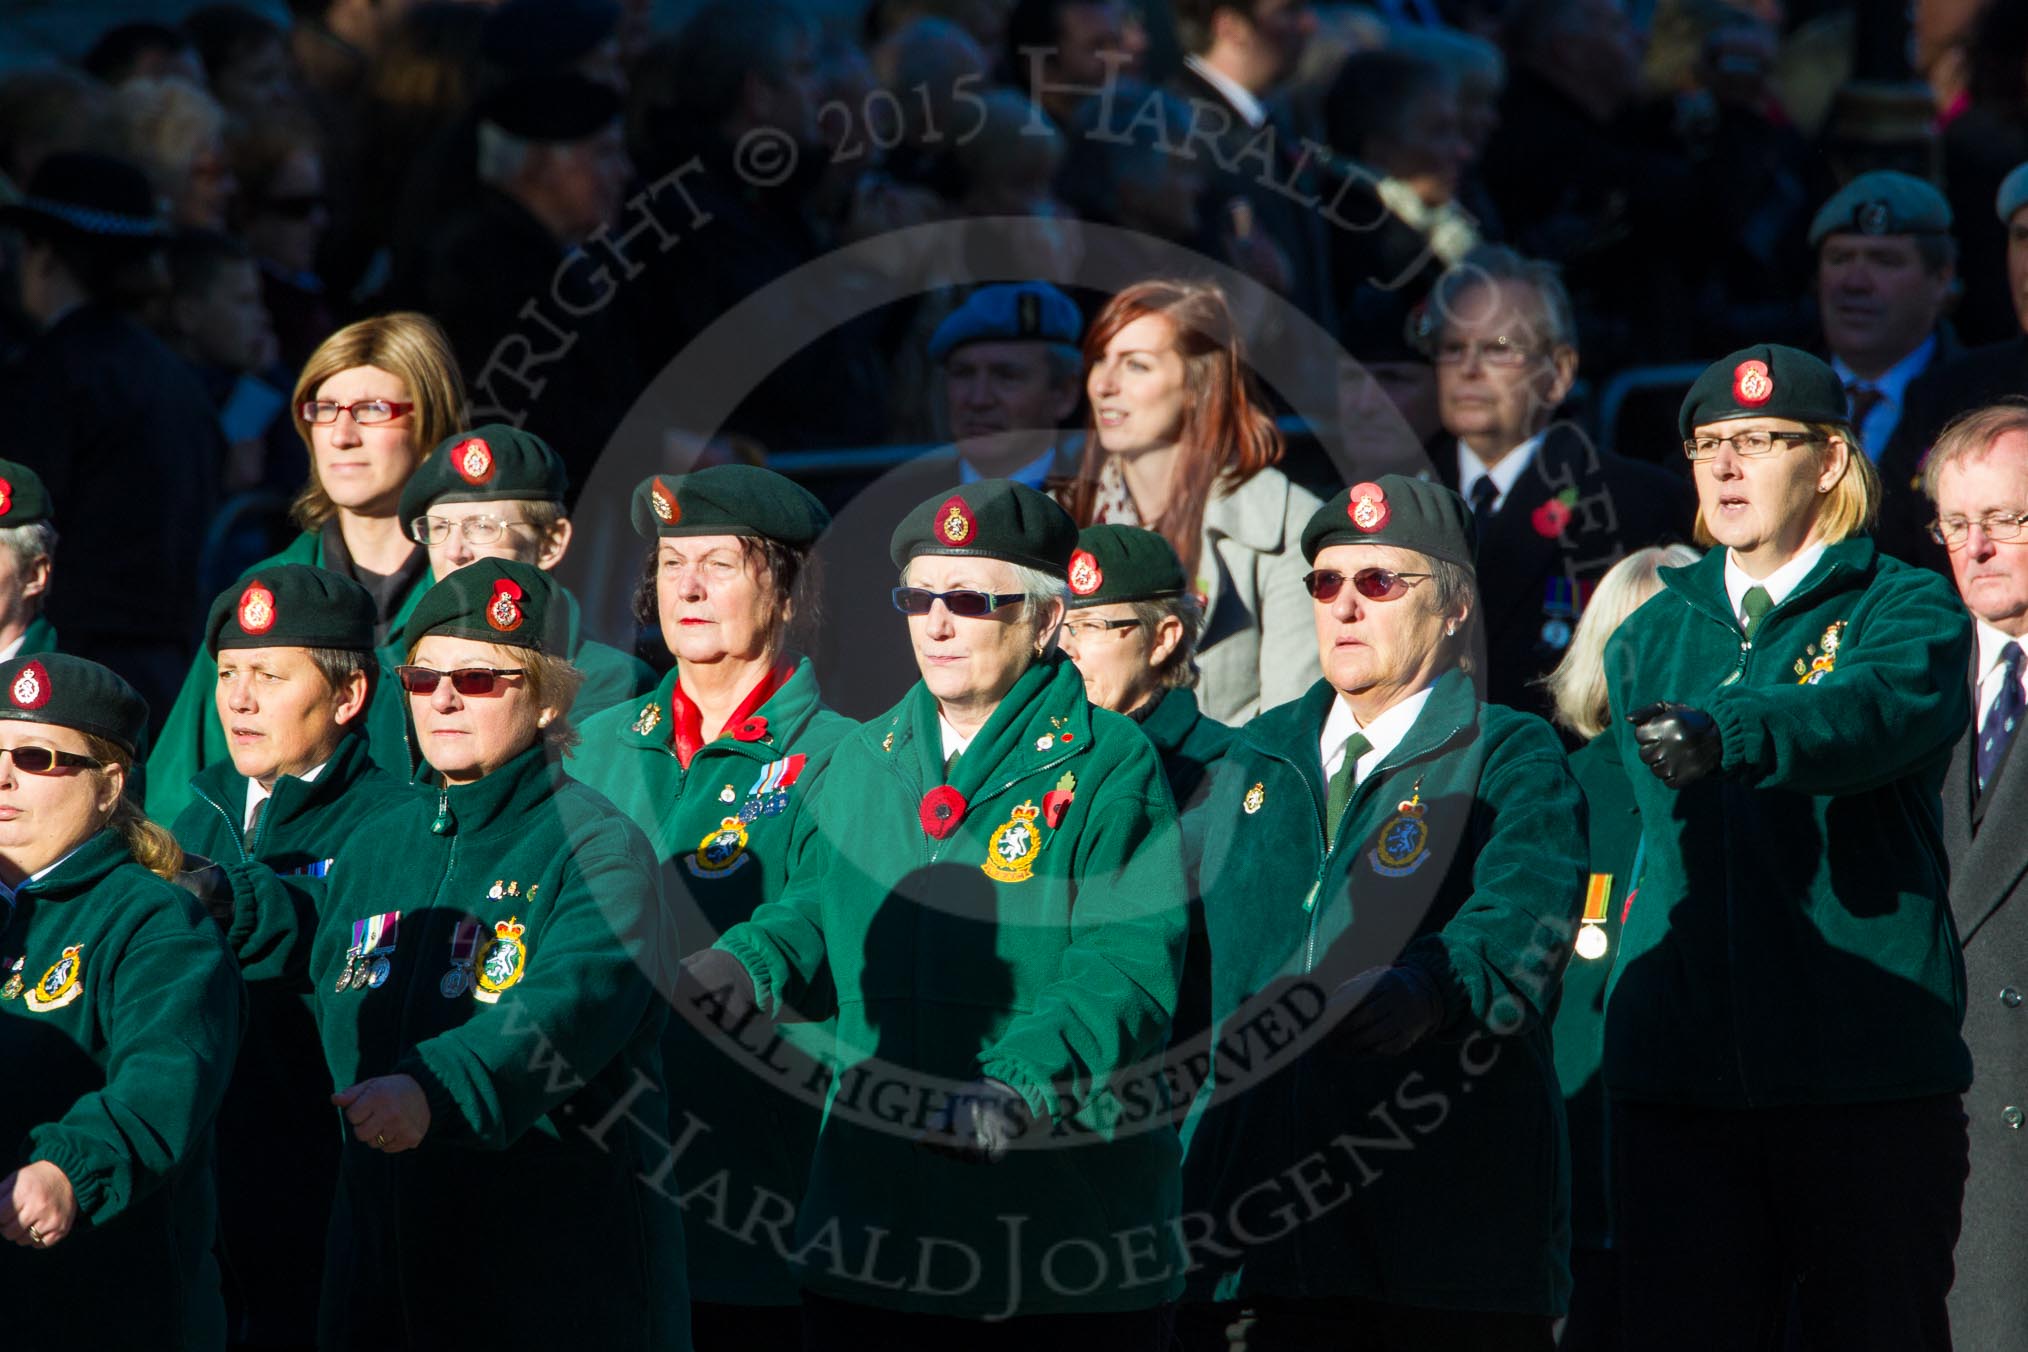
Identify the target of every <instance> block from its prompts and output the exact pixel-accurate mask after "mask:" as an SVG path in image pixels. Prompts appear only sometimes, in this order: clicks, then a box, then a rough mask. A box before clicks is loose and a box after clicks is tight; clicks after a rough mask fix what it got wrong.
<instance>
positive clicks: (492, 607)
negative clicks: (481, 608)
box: [486, 577, 521, 634]
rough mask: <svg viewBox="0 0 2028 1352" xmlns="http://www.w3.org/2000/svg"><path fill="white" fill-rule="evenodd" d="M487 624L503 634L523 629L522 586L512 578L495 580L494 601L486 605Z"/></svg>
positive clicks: (497, 578)
mask: <svg viewBox="0 0 2028 1352" xmlns="http://www.w3.org/2000/svg"><path fill="white" fill-rule="evenodd" d="M486 623H488V624H490V625H492V626H493V627H494V628H495V629H498V630H499V631H500V632H501V633H503V634H511V633H513V632H514V631H515V630H516V629H519V628H520V627H521V584H520V583H518V582H516V581H514V580H513V579H512V578H506V577H496V578H494V579H493V599H492V600H490V601H488V602H487V603H486Z"/></svg>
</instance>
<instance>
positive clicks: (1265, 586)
mask: <svg viewBox="0 0 2028 1352" xmlns="http://www.w3.org/2000/svg"><path fill="white" fill-rule="evenodd" d="M1084 355H1085V393H1086V395H1087V396H1088V398H1089V399H1090V402H1091V416H1090V422H1089V423H1088V425H1087V432H1086V448H1085V456H1084V461H1083V463H1082V465H1081V466H1080V468H1079V472H1078V474H1077V477H1076V478H1075V479H1074V480H1072V481H1071V483H1070V484H1069V485H1068V486H1067V487H1066V488H1065V489H1064V490H1063V492H1062V497H1063V501H1064V505H1065V506H1066V507H1067V508H1068V509H1069V510H1070V513H1071V516H1072V517H1073V518H1074V519H1075V520H1076V521H1077V523H1078V525H1079V526H1080V527H1083V526H1090V525H1098V524H1109V525H1123V526H1145V527H1147V528H1148V529H1150V530H1153V531H1156V532H1157V533H1159V534H1160V535H1161V536H1162V537H1163V538H1165V539H1166V540H1168V542H1169V543H1170V545H1171V546H1172V547H1174V549H1175V550H1176V554H1177V557H1178V558H1179V559H1181V560H1182V562H1183V575H1184V576H1185V577H1186V578H1189V579H1191V591H1192V592H1193V593H1194V594H1195V595H1196V597H1197V598H1198V600H1199V602H1200V604H1202V606H1203V608H1204V636H1203V639H1202V640H1201V642H1200V645H1199V647H1198V651H1197V665H1198V668H1199V670H1200V671H1201V672H1202V673H1203V674H1202V679H1201V680H1200V682H1199V685H1198V699H1199V701H1200V703H1201V704H1202V705H1203V708H1204V712H1205V713H1206V714H1207V715H1208V716H1210V717H1212V718H1216V719H1218V720H1219V721H1220V722H1224V723H1244V722H1245V721H1246V720H1248V719H1250V718H1252V717H1253V716H1254V715H1255V714H1257V713H1260V712H1261V711H1262V710H1264V709H1269V708H1272V707H1274V706H1275V705H1277V704H1281V703H1284V702H1286V701H1288V700H1291V699H1294V698H1296V697H1297V696H1299V695H1301V694H1302V693H1303V692H1304V691H1306V690H1308V689H1309V688H1310V686H1311V685H1312V684H1314V683H1315V682H1316V680H1317V677H1318V674H1319V671H1320V668H1319V666H1318V662H1317V649H1316V645H1315V644H1314V643H1313V642H1311V640H1310V634H1309V629H1308V628H1307V626H1308V625H1309V622H1310V611H1311V606H1310V597H1309V593H1308V592H1307V591H1306V590H1304V587H1303V575H1304V574H1305V573H1306V572H1308V571H1309V569H1308V565H1307V564H1306V563H1305V562H1304V560H1303V551H1302V545H1301V542H1302V533H1303V527H1304V525H1305V524H1307V523H1308V521H1309V519H1310V515H1311V513H1313V512H1315V511H1316V509H1317V506H1318V499H1317V498H1316V496H1315V495H1314V494H1312V493H1310V492H1308V491H1307V490H1305V489H1303V488H1299V487H1297V486H1296V485H1295V484H1293V483H1291V482H1290V481H1289V479H1288V478H1287V476H1285V475H1284V474H1283V473H1282V472H1281V471H1280V470H1278V469H1276V468H1275V465H1276V463H1277V462H1279V461H1280V460H1281V458H1282V439H1281V434H1280V433H1279V432H1277V431H1276V430H1275V425H1274V420H1273V419H1272V418H1271V417H1269V416H1268V414H1267V412H1266V411H1265V409H1263V408H1262V406H1261V402H1260V398H1259V396H1258V395H1257V394H1256V393H1255V390H1254V386H1253V380H1252V377H1251V376H1250V375H1249V373H1248V371H1247V368H1246V353H1245V349H1244V347H1243V345H1242V344H1241V341H1240V337H1239V333H1238V331H1237V329H1236V327H1235V326H1234V323H1233V317H1232V310H1231V307H1230V306H1229V305H1228V304H1227V303H1226V298H1225V293H1224V292H1223V291H1221V290H1220V289H1219V288H1218V287H1217V286H1215V285H1213V284H1211V283H1209V282H1198V281H1184V280H1168V281H1149V282H1140V283H1137V284H1136V285H1134V286H1130V287H1128V288H1126V289H1125V290H1123V291H1121V292H1120V293H1119V294H1118V295H1116V296H1114V297H1113V298H1112V300H1111V301H1110V302H1108V303H1107V305H1106V307H1105V308H1104V309H1103V310H1101V311H1100V312H1099V316H1098V318H1097V319H1096V320H1094V321H1093V323H1092V326H1091V330H1090V332H1089V333H1088V334H1087V335H1086V336H1085V343H1084Z"/></svg>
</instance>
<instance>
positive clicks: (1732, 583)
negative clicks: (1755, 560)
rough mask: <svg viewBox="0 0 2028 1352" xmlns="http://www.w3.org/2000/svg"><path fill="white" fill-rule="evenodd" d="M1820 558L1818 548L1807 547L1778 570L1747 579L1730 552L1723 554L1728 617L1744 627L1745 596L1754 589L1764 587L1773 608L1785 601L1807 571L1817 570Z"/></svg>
mask: <svg viewBox="0 0 2028 1352" xmlns="http://www.w3.org/2000/svg"><path fill="white" fill-rule="evenodd" d="M1823 557H1824V546H1823V545H1822V544H1814V545H1811V546H1810V547H1809V548H1808V549H1805V550H1804V551H1803V552H1802V553H1800V554H1798V555H1796V556H1795V557H1794V558H1792V559H1790V560H1789V561H1788V562H1787V563H1785V564H1783V565H1782V566H1781V567H1779V568H1777V569H1775V570H1774V571H1773V572H1772V573H1770V574H1768V575H1767V576H1766V577H1763V578H1754V577H1750V576H1748V574H1747V571H1746V570H1745V569H1744V568H1741V567H1740V566H1739V561H1738V560H1737V559H1735V558H1733V557H1732V551H1731V550H1729V549H1728V550H1726V551H1725V595H1726V598H1727V599H1728V600H1730V601H1731V602H1732V613H1733V614H1734V615H1735V616H1737V617H1738V618H1739V622H1740V623H1741V624H1744V623H1746V609H1745V606H1746V594H1747V593H1748V592H1750V591H1752V590H1753V589H1754V588H1755V587H1765V588H1766V589H1767V594H1768V598H1769V599H1770V600H1772V601H1773V602H1774V603H1775V604H1776V605H1780V604H1781V603H1782V602H1784V601H1786V600H1788V599H1789V593H1791V592H1793V591H1794V590H1795V589H1796V588H1797V587H1800V586H1801V585H1802V584H1803V579H1804V578H1806V577H1808V576H1809V575H1810V570H1811V569H1812V568H1815V567H1816V566H1817V560H1818V559H1821V558H1823Z"/></svg>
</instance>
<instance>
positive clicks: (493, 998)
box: [472, 915, 528, 1005]
mask: <svg viewBox="0 0 2028 1352" xmlns="http://www.w3.org/2000/svg"><path fill="white" fill-rule="evenodd" d="M527 932H528V927H527V926H526V925H524V924H522V923H521V922H520V920H519V919H518V918H516V917H514V916H511V915H510V916H508V917H507V918H506V919H505V920H501V921H497V922H495V924H494V925H493V937H492V938H491V939H490V940H488V941H487V943H486V951H485V953H484V954H483V955H482V956H481V957H480V958H479V989H477V990H475V991H473V992H472V998H473V999H474V1000H478V1001H482V1002H483V1003H485V1004H489V1005H491V1004H498V1003H499V1001H500V993H501V992H502V991H504V990H506V989H507V988H508V987H510V986H513V985H515V984H516V983H517V982H519V981H520V980H521V977H522V975H523V973H525V972H526V971H527V970H528V945H527V944H525V943H523V942H522V939H521V936H522V935H524V934H526V933H527Z"/></svg>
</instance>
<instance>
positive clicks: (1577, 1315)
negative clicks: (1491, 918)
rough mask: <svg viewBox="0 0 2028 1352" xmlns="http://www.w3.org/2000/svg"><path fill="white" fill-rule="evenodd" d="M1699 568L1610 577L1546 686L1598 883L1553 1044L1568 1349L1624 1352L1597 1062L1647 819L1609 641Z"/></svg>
mask: <svg viewBox="0 0 2028 1352" xmlns="http://www.w3.org/2000/svg"><path fill="white" fill-rule="evenodd" d="M1700 557H1701V555H1700V554H1699V553H1698V551H1697V550H1694V549H1692V548H1691V547H1690V546H1688V545H1668V546H1666V547H1662V546H1650V547H1648V548H1646V549H1637V550H1635V551H1633V552H1632V553H1631V554H1628V555H1627V556H1626V557H1625V558H1623V559H1621V560H1620V561H1619V562H1618V563H1616V564H1614V565H1613V566H1612V567H1611V568H1610V569H1608V570H1607V572H1606V575H1605V576H1604V577H1602V578H1600V579H1599V582H1598V587H1597V588H1596V589H1595V590H1594V591H1593V592H1592V594H1591V600H1590V601H1589V602H1587V603H1586V605H1585V607H1584V614H1583V615H1582V616H1580V617H1579V618H1578V621H1577V627H1576V629H1575V630H1574V631H1573V632H1572V634H1571V638H1570V647H1569V648H1568V649H1566V650H1565V651H1564V654H1563V661H1562V662H1560V663H1558V664H1557V667H1556V670H1554V671H1552V672H1551V673H1549V676H1548V679H1547V680H1546V681H1545V684H1546V685H1547V686H1548V688H1549V696H1550V700H1551V702H1552V705H1553V709H1552V712H1553V714H1554V716H1555V721H1556V725H1557V726H1558V727H1560V728H1562V729H1563V730H1564V732H1565V733H1567V734H1569V735H1571V736H1574V737H1581V738H1583V739H1584V744H1583V745H1582V746H1580V747H1578V748H1577V749H1576V750H1575V751H1573V752H1571V753H1570V772H1571V774H1572V775H1574V776H1575V777H1576V779H1577V786H1578V787H1579V788H1580V789H1582V790H1584V798H1585V803H1586V806H1587V807H1588V808H1589V812H1588V813H1587V815H1586V825H1587V829H1588V831H1589V833H1590V841H1589V854H1590V856H1591V877H1590V881H1589V883H1588V885H1587V886H1586V888H1585V897H1584V912H1583V915H1582V918H1581V921H1580V924H1579V927H1578V931H1577V935H1576V956H1575V957H1574V958H1572V959H1571V962H1570V966H1569V967H1567V968H1566V969H1565V970H1564V974H1563V998H1562V1002H1561V1003H1560V1004H1559V1005H1558V1006H1557V1009H1556V1020H1555V1022H1554V1024H1553V1025H1552V1027H1551V1041H1552V1043H1553V1044H1554V1046H1555V1049H1556V1078H1557V1080H1558V1081H1559V1082H1560V1083H1561V1084H1562V1086H1563V1105H1564V1116H1565V1117H1566V1118H1568V1119H1569V1122H1570V1276H1571V1282H1572V1289H1571V1297H1570V1314H1569V1317H1568V1322H1567V1324H1566V1326H1565V1332H1564V1335H1563V1343H1562V1344H1561V1345H1562V1346H1564V1347H1566V1348H1573V1349H1582V1348H1606V1347H1617V1346H1619V1340H1618V1336H1617V1330H1618V1328H1619V1283H1618V1280H1617V1278H1616V1276H1615V1272H1614V1269H1613V1254H1612V1249H1611V1243H1610V1213H1609V1211H1608V1209H1607V1207H1606V1153H1605V1152H1606V1136H1605V1089H1604V1087H1603V1085H1602V1084H1601V1083H1600V1081H1599V1057H1600V1054H1601V1051H1602V1044H1603V1039H1604V1035H1605V993H1606V978H1607V977H1608V976H1610V975H1611V974H1612V970H1613V962H1612V956H1613V949H1614V946H1615V943H1616V941H1617V940H1618V938H1619V932H1620V910H1621V908H1622V907H1623V906H1625V905H1626V903H1627V901H1628V899H1629V897H1630V896H1631V895H1632V894H1633V891H1634V889H1635V888H1636V887H1637V886H1638V885H1639V881H1640V880H1639V877H1638V874H1639V871H1640V870H1639V867H1638V863H1637V858H1638V855H1639V853H1640V843H1641V819H1640V815H1639V814H1638V813H1637V812H1636V811H1635V810H1634V793H1633V789H1632V787H1631V786H1629V785H1628V783H1627V772H1626V770H1625V768H1624V767H1623V766H1622V765H1621V763H1620V753H1619V746H1618V744H1617V742H1616V741H1615V739H1613V738H1611V737H1605V736H1601V735H1600V734H1602V733H1604V732H1605V731H1606V729H1607V728H1608V727H1609V726H1610V725H1611V723H1612V710H1611V708H1610V707H1609V706H1608V703H1607V700H1606V673H1605V649H1606V640H1608V639H1610V638H1611V637H1612V636H1613V634H1614V633H1615V632H1616V631H1617V630H1618V629H1619V627H1620V626H1621V625H1622V624H1624V623H1625V622H1626V620H1627V617H1628V616H1630V615H1632V614H1633V613H1634V612H1635V611H1637V610H1639V609H1640V608H1641V607H1642V606H1643V605H1645V604H1647V602H1648V599H1649V598H1650V597H1652V596H1653V595H1654V594H1655V593H1656V592H1658V591H1660V590H1661V589H1662V578H1661V570H1662V569H1663V568H1688V567H1689V566H1690V565H1691V564H1693V563H1695V562H1697V560H1698V559H1699V558H1700Z"/></svg>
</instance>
